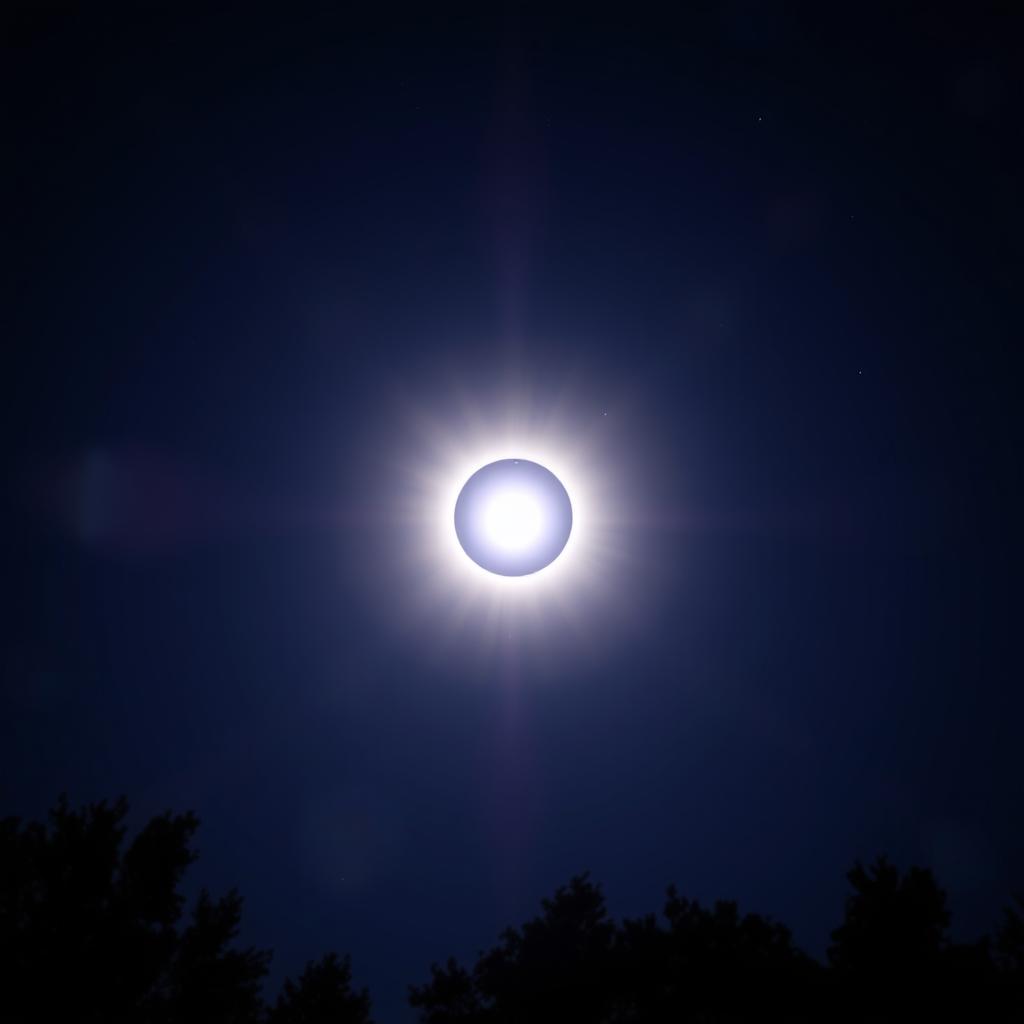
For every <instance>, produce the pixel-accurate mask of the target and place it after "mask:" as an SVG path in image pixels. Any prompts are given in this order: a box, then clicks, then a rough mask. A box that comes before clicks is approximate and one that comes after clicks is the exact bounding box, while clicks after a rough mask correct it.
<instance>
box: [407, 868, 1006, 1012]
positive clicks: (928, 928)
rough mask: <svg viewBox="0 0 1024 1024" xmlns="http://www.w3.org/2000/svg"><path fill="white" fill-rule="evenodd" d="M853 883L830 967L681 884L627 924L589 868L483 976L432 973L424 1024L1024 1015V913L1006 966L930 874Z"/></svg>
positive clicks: (874, 876)
mask: <svg viewBox="0 0 1024 1024" xmlns="http://www.w3.org/2000/svg"><path fill="white" fill-rule="evenodd" d="M848 879H849V881H850V884H851V887H852V892H851V894H850V896H849V898H848V900H847V903H846V909H845V916H844V920H843V922H842V924H840V926H839V927H838V928H837V929H836V930H835V931H834V932H833V933H832V937H833V944H832V946H831V947H830V948H829V962H828V965H822V964H819V963H817V962H816V961H815V960H813V959H812V958H811V957H809V956H807V955H806V954H805V953H803V952H802V951H801V950H799V949H798V948H797V947H796V946H795V945H794V943H793V941H792V936H791V934H790V932H789V930H788V929H787V928H786V927H785V926H783V925H782V924H779V923H778V922H776V921H773V920H772V919H770V918H767V917H763V916H761V915H759V914H741V913H740V911H739V909H738V907H737V905H736V904H735V903H733V902H729V901H718V902H716V903H715V904H713V905H712V906H711V907H710V908H706V907H702V906H701V905H700V904H699V903H697V902H696V901H694V900H689V899H686V898H684V897H682V896H680V895H679V893H678V892H677V891H676V890H675V889H674V888H670V889H669V890H668V896H667V899H666V902H665V906H664V910H663V915H662V917H661V918H659V917H657V916H656V915H654V914H648V915H646V916H644V917H640V918H635V919H626V920H624V921H622V922H621V924H616V923H615V922H613V921H612V920H611V919H610V918H609V917H608V914H607V910H606V907H605V903H604V898H603V895H602V893H601V890H600V888H599V887H597V886H596V885H594V884H593V883H591V882H590V880H589V879H588V877H587V876H586V875H583V876H579V877H577V878H574V879H572V881H571V882H570V883H569V884H568V885H567V886H564V887H562V888H560V889H558V890H557V891H556V893H555V895H554V897H553V898H552V899H550V900H544V901H543V902H542V913H541V915H540V916H539V917H536V918H534V919H532V920H531V921H528V922H527V923H526V924H525V925H523V926H522V927H521V928H520V929H515V928H510V929H507V930H506V931H505V932H504V933H503V935H502V937H501V943H500V945H498V946H497V947H495V948H494V949H492V950H490V951H489V952H486V953H482V954H481V955H480V957H479V958H478V960H477V962H476V964H475V965H474V966H473V967H472V968H471V969H467V968H465V967H462V966H461V965H460V964H459V963H458V962H457V961H455V960H454V959H450V960H448V962H447V963H446V964H445V965H444V966H443V967H441V966H437V965H434V966H433V967H432V968H431V977H430V980H429V981H428V982H427V983H426V984H424V985H420V986H416V985H413V986H411V987H410V990H409V1001H410V1004H411V1005H412V1006H413V1007H414V1008H416V1009H418V1010H419V1013H420V1020H421V1022H422V1024H483V1022H486V1024H506V1022H509V1024H510V1022H526V1021H530V1022H533V1021H537V1022H548V1021H552V1022H553V1021H573V1022H579V1024H662V1022H664V1024H669V1022H672V1024H685V1022H693V1024H719V1022H721V1024H725V1022H739V1021H764V1020H780V1021H821V1020H841V1021H857V1022H864V1024H866V1022H868V1021H872V1022H879V1021H894V1022H895V1021H900V1022H904V1021H916V1020H927V1019H937V1020H943V1019H949V1014H950V1013H956V1014H958V1015H959V1016H960V1017H962V1018H963V1019H966V1020H1004V1019H1005V1020H1016V1019H1021V1017H1022V1014H1021V1011H1022V1009H1024V1002H1022V1001H1021V995H1020V993H1021V989H1020V984H1021V976H1022V974H1024V972H1022V966H1024V918H1022V916H1021V914H1020V913H1019V912H1018V911H1016V910H1007V911H1006V914H1005V916H1004V921H1003V925H1002V928H1001V929H1000V931H999V932H998V934H997V938H996V943H995V945H996V949H997V951H998V955H997V957H996V958H993V956H992V955H991V953H990V943H989V942H988V941H987V940H983V941H981V942H977V943H974V944H969V945H962V944H959V945H958V944H956V943H953V942H952V941H951V940H950V938H949V912H948V910H947V907H946V896H945V893H944V892H943V891H942V890H941V889H940V888H939V886H938V884H937V883H936V882H935V879H934V878H933V876H932V875H931V873H930V872H929V871H926V870H923V869H920V868H911V869H910V870H909V871H908V872H907V873H906V874H901V873H900V872H899V871H898V870H897V869H896V868H895V867H894V866H893V865H891V864H889V863H888V862H887V861H886V860H884V859H880V860H878V861H876V862H875V863H874V864H873V865H872V866H871V867H869V868H865V867H864V866H863V865H861V864H857V865H855V866H854V868H853V869H852V870H851V871H850V873H849V875H848ZM1022 909H1024V907H1022Z"/></svg>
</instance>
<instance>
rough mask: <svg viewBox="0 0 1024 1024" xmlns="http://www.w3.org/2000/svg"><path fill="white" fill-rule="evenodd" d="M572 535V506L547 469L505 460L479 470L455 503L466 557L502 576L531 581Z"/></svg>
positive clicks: (535, 464) (456, 530) (457, 527)
mask: <svg viewBox="0 0 1024 1024" xmlns="http://www.w3.org/2000/svg"><path fill="white" fill-rule="evenodd" d="M571 531H572V503H571V502H570V501H569V495H568V493H567V492H566V490H565V488H564V487H563V486H562V482H561V481H560V480H559V479H558V477H556V476H555V475H554V473H552V472H551V471H550V470H549V469H545V467H544V466H541V465H539V464H538V463H536V462H530V461H528V460H527V459H501V460H500V461H498V462H491V463H489V464H488V465H486V466H483V467H482V468H481V469H478V470H477V471H476V472H475V473H474V474H473V475H472V476H471V477H470V478H469V479H468V480H467V481H466V483H465V484H464V485H463V488H462V491H461V492H460V493H459V498H458V501H456V502H455V533H456V535H457V536H458V538H459V543H460V544H461V545H462V549H463V551H465V552H466V554H467V555H469V557H470V558H471V559H472V560H473V561H474V562H476V564H477V565H479V566H480V567H481V568H483V569H486V570H487V571H488V572H492V573H495V574H497V575H499V576H528V575H530V574H531V573H535V572H538V571H539V570H541V569H543V568H544V567H545V566H546V565H550V564H551V563H552V562H553V561H554V560H555V559H556V558H557V557H558V556H559V555H560V554H561V553H562V549H563V548H564V547H565V545H566V542H567V541H568V540H569V534H570V532H571Z"/></svg>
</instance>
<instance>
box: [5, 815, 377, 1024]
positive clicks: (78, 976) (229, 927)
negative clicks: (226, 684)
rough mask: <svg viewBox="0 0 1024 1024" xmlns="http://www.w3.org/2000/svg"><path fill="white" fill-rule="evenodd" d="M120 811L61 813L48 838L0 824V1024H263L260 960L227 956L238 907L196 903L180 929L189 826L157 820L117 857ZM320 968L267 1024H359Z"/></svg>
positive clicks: (14, 823)
mask: <svg viewBox="0 0 1024 1024" xmlns="http://www.w3.org/2000/svg"><path fill="white" fill-rule="evenodd" d="M127 812H128V805H127V803H126V802H125V801H124V800H119V801H117V802H116V803H114V804H107V803H98V804H93V805H91V806H89V807H86V808H85V809H83V810H81V811H75V810H72V809H70V808H69V807H68V805H67V802H66V801H64V800H61V801H60V802H58V804H57V806H56V807H55V808H54V809H53V810H52V811H51V812H50V819H49V822H48V824H46V825H44V824H41V823H36V822H30V823H28V824H24V825H23V824H22V823H21V822H20V821H19V820H18V819H15V818H8V819H5V820H3V821H0V964H2V971H3V974H2V988H0V991H2V1002H0V1018H2V1019H3V1020H5V1021H10V1022H29V1021H33V1022H34V1021H40V1022H42V1021H46V1022H50V1021H71V1020H74V1021H77V1022H93V1021H95V1022H100V1021H103V1022H111V1021H117V1022H126V1024H127V1022H139V1024H175V1022H179V1021H182V1022H184V1021H198V1022H209V1024H248V1022H256V1021H262V1020H264V1019H265V1018H266V1008H265V1006H264V1003H263V998H262V993H261V988H262V983H263V979H264V977H265V975H266V973H267V967H268V963H269V961H270V954H269V953H268V952H264V951H260V950H254V949H239V948H236V946H235V939H236V937H237V935H238V927H239V921H240V918H241V911H242V900H241V897H240V896H239V895H238V893H236V892H229V893H228V894H227V895H225V896H223V897H221V898H219V899H213V898H212V897H211V896H210V895H209V894H208V893H207V892H205V891H203V892H202V893H201V894H200V895H199V897H198V899H197V900H196V902H195V906H194V907H193V908H192V911H191V914H190V915H188V916H187V918H186V920H185V921H184V923H183V920H182V919H183V918H184V917H185V899H184V897H183V896H182V895H181V893H180V892H179V889H178V887H179V884H180V882H181V880H182V876H183V875H184V873H185V870H186V868H187V867H188V866H189V865H190V864H191V863H192V862H193V860H194V859H195V854H194V852H193V850H192V848H191V841H192V838H193V836H194V834H195V831H196V829H197V828H198V825H199V822H198V820H197V819H196V817H195V816H194V815H192V814H180V815H172V814H163V815H160V816H159V817H156V818H154V819H153V820H152V821H150V822H149V824H147V825H146V826H145V827H144V828H143V829H142V831H141V832H139V833H138V835H136V836H135V838H134V839H133V840H132V842H131V843H130V844H129V845H128V846H127V848H124V838H125V828H124V824H123V822H124V818H125V816H126V814H127ZM349 983H350V974H349V967H348V962H347V961H339V960H338V959H337V958H336V957H333V956H328V957H326V958H325V959H324V960H322V961H321V962H320V964H317V965H311V966H310V967H309V968H307V970H306V972H305V973H304V974H303V975H302V977H301V978H300V979H299V982H298V983H297V984H294V983H292V982H290V981H289V982H286V984H285V990H284V992H283V993H282V996H281V998H280V1000H279V1001H278V1005H277V1007H276V1008H275V1010H274V1011H273V1015H272V1019H273V1020H274V1021H276V1022H278V1024H290V1022H292V1021H301V1022H312V1021H323V1022H328V1021H330V1022H336V1024H350V1022H351V1024H364V1022H367V1021H368V1020H369V999H368V997H367V996H366V993H365V992H363V993H358V994H353V993H352V992H351V990H350V986H349Z"/></svg>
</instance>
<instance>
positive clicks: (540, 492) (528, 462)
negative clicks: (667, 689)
mask: <svg viewBox="0 0 1024 1024" xmlns="http://www.w3.org/2000/svg"><path fill="white" fill-rule="evenodd" d="M408 376H409V378H410V379H412V376H413V375H412V374H409V375H408ZM613 389H614V391H615V392H616V394H615V398H614V400H613V399H612V396H611V392H612V390H613ZM394 392H395V394H394V401H392V402H391V403H390V404H386V405H385V404H383V403H381V404H380V406H379V408H380V415H379V416H378V417H373V418H370V419H368V421H367V428H368V433H367V435H365V439H363V440H361V441H360V442H359V444H360V445H361V446H362V448H361V453H362V454H364V455H365V458H363V459H362V460H361V461H354V462H353V464H352V471H353V473H354V474H355V475H354V476H353V487H354V488H358V489H362V490H363V491H364V492H366V493H373V494H374V495H376V499H375V500H376V502H377V503H376V504H375V505H374V506H373V507H372V508H368V509H367V513H366V514H367V526H366V528H365V529H364V530H362V531H360V532H359V533H358V534H353V535H352V536H353V542H356V539H357V538H358V545H359V546H358V548H357V549H355V550H354V551H353V555H352V560H351V561H350V563H349V564H350V565H351V566H354V567H355V568H356V569H358V570H360V571H359V573H358V581H359V582H358V586H359V594H360V600H362V601H364V602H366V601H371V602H372V603H373V604H374V605H376V607H377V608H378V609H379V612H380V615H379V621H380V622H381V624H382V628H384V629H386V630H389V631H392V632H393V635H394V636H395V637H396V638H399V637H400V638H401V640H400V642H401V643H403V644H413V645H415V647H416V650H417V651H418V652H419V654H420V655H421V656H422V657H424V658H425V659H431V660H432V659H434V658H436V659H439V660H440V661H441V662H442V663H443V664H445V665H454V664H458V665H459V666H462V667H464V666H465V665H466V664H467V659H469V660H472V659H474V658H479V665H480V667H481V669H483V672H482V675H481V678H487V676H488V673H489V671H490V669H491V668H493V667H494V665H495V664H496V662H495V660H494V659H495V658H497V659H498V662H497V663H500V664H501V665H503V666H507V665H510V664H516V665H519V666H521V667H523V668H524V671H525V666H526V665H529V666H530V672H531V673H533V674H534V675H535V676H537V677H538V678H540V677H543V678H549V677H550V675H551V674H552V673H555V672H556V671H558V668H557V666H559V665H561V666H563V667H564V666H565V665H566V662H567V661H571V662H572V663H574V664H583V663H590V662H595V663H596V662H597V661H599V660H600V659H601V658H602V657H603V652H607V651H608V649H609V647H610V646H611V645H619V644H621V643H623V642H626V641H625V638H626V636H627V635H634V633H635V632H637V631H641V630H643V629H644V628H646V624H647V623H648V622H649V616H650V613H651V609H652V608H653V607H654V605H655V604H656V603H657V600H658V598H657V594H658V592H659V590H660V588H661V586H662V583H661V580H662V578H663V577H664V575H665V573H664V569H665V567H667V566H671V565H673V552H672V550H671V548H670V546H669V543H668V541H667V540H666V537H665V535H664V534H663V533H662V532H660V531H659V532H658V533H657V534H656V533H655V532H652V527H651V523H652V521H654V520H661V519H663V518H664V517H663V515H662V513H661V511H660V509H657V508H655V507H654V504H653V501H652V496H653V494H654V489H653V486H652V482H653V481H655V480H656V479H657V478H658V474H659V473H660V474H662V475H663V474H664V472H665V470H664V464H663V462H662V461H661V457H660V455H659V450H658V446H657V438H658V431H657V429H656V428H655V427H654V425H653V424H652V423H651V421H650V418H649V414H648V410H647V409H646V408H643V406H642V402H641V400H640V399H639V398H633V397H631V396H630V395H629V394H627V393H626V387H625V385H624V384H623V382H622V381H621V380H616V381H614V383H611V382H609V380H607V379H605V380H602V379H597V378H594V377H593V376H592V375H588V376H583V374H582V372H574V373H572V374H570V373H569V372H568V371H565V372H561V373H556V372H555V368H554V367H549V368H548V371H547V373H546V374H545V375H544V379H543V380H532V381H530V380H527V379H525V378H523V377H522V376H521V375H517V374H515V373H512V372H507V371H506V372H501V373H495V372H494V371H493V368H491V367H484V368H483V369H479V370H477V371H475V372H474V371H473V370H472V368H471V367H465V368H463V369H460V370H458V371H448V372H443V371H442V370H438V371H437V372H436V373H434V372H433V371H431V370H429V369H426V370H422V371H421V372H420V373H419V374H418V375H417V376H416V379H415V387H414V388H411V389H410V387H409V386H395V387H394ZM370 431H372V433H371V432H370ZM357 480H358V483H356V481H357ZM502 671H504V669H503V670H502Z"/></svg>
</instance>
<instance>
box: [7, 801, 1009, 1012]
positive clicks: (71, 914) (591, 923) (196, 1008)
mask: <svg viewBox="0 0 1024 1024" xmlns="http://www.w3.org/2000/svg"><path fill="white" fill-rule="evenodd" d="M127 812H128V805H127V803H126V802H125V801H124V800H118V801H116V802H114V803H112V804H107V803H105V802H101V803H96V804H91V805H89V806H87V807H85V808H84V809H82V810H77V811H76V810H72V809H71V808H70V807H69V806H68V804H67V801H66V800H64V799H61V800H60V801H58V803H57V805H56V806H55V807H54V808H53V810H52V811H51V812H50V815H49V819H48V822H47V823H45V824H41V823H36V822H30V823H27V824H22V822H20V821H19V820H18V819H14V818H9V819H6V820H2V821H0V965H2V970H3V975H2V978H0V1020H3V1021H4V1022H5V1024H6V1022H8V1021H10V1022H12V1024H29V1022H37V1021H39V1022H44V1021H45V1022H50V1021H70V1020H74V1021H76V1022H85V1024H99V1022H115V1024H179V1022H199V1024H371V1021H370V998H369V995H368V994H367V992H366V990H365V989H362V990H356V989H354V988H353V987H352V972H351V965H350V961H349V959H348V957H339V956H338V955H336V954H334V953H329V954H327V955H326V956H324V957H322V958H321V959H320V960H317V961H311V962H309V963H308V964H307V965H306V967H305V970H304V971H303V972H302V974H301V975H300V976H299V977H298V979H297V980H296V981H291V980H286V981H285V982H284V985H283V987H282V990H281V992H280V994H279V996H278V998H277V1000H276V1002H275V1003H274V1004H273V1006H268V1005H267V1004H266V1003H265V1002H264V1000H263V995H262V984H263V981H264V979H265V977H266V974H267V969H268V964H269V960H270V954H269V953H268V952H266V951H262V950H256V949H251V948H239V946H238V944H237V938H238V931H239V922H240V919H241V911H242V900H241V897H240V896H239V895H238V893H237V892H235V891H233V890H232V891H230V892H228V893H227V894H226V895H224V896H221V897H220V898H216V899H215V898H213V897H212V896H211V895H210V894H209V893H208V892H206V891H205V890H203V891H201V892H200V894H199V896H198V897H197V898H196V899H195V901H194V903H193V905H192V907H191V909H190V910H189V912H188V913H186V906H185V904H186V901H185V898H184V896H183V895H182V894H181V892H180V884H181V881H182V878H183V876H184V874H185V871H186V870H187V869H188V867H189V866H190V865H191V864H192V862H193V861H194V860H195V853H194V852H193V849H192V845H191V844H192V839H193V837H194V835H195V832H196V829H197V828H198V824H199V823H198V820H197V819H196V817H195V815H193V814H189V813H186V814H171V813H169V812H168V813H166V814H163V815H159V816H157V817H155V818H153V819H152V820H151V821H149V822H148V824H146V825H145V826H144V827H143V828H142V829H141V831H139V832H138V833H137V834H136V835H135V837H134V838H133V839H132V841H131V842H130V843H127V845H126V843H125V834H126V829H125V826H124V820H125V817H126V815H127ZM847 878H848V880H849V883H850V893H849V896H848V898H847V900H846V904H845V909H844V916H843V920H842V922H841V923H840V924H839V926H838V927H837V928H836V929H835V930H834V931H833V932H832V943H831V945H830V946H829V948H828V956H827V962H826V963H825V964H819V963H817V962H816V961H815V960H813V959H812V958H811V957H809V956H807V955H806V954H805V953H803V952H801V950H799V949H798V948H797V947H796V946H795V945H794V943H793V940H792V936H791V935H790V932H789V931H788V929H786V928H785V927H784V926H783V925H782V924H779V923H778V922H776V921H774V920H772V919H771V918H768V917H763V916H761V915H758V914H749V913H747V914H741V913H740V910H739V908H738V907H737V905H736V904H735V903H733V902H730V901H718V902H716V903H714V904H712V905H711V906H710V907H704V906H701V905H700V904H699V903H698V902H696V901H694V900H691V899H687V898H685V897H683V896H681V895H680V894H679V892H678V891H677V890H676V889H675V888H669V890H668V893H667V896H666V900H665V904H664V907H663V910H662V914H661V915H655V914H648V915H645V916H642V917H638V918H627V919H626V920H623V921H621V922H616V921H614V920H613V919H612V918H611V917H610V916H609V914H608V910H607V907H606V905H605V899H604V894H603V892H602V890H601V888H600V886H598V885H596V884H595V883H594V882H592V881H591V880H590V878H589V876H587V875H585V874H584V875H578V876H576V877H574V878H572V879H571V880H570V881H569V883H568V884H567V885H564V886H562V887H560V888H559V889H557V890H556V891H555V893H554V895H553V896H552V897H551V898H550V899H545V900H542V901H541V912H540V913H539V914H538V915H537V916H536V917H533V918H531V919H530V920H528V921H526V922H525V923H524V924H523V925H521V926H520V927H518V928H507V929H506V930H505V931H504V932H503V933H502V934H501V936H500V938H499V942H498V944H497V945H496V946H494V947H493V948H492V949H490V950H488V951H486V952H483V953H481V954H480V955H479V957H478V958H477V961H476V963H475V964H474V965H473V966H472V967H464V966H462V965H460V964H459V963H458V962H457V961H456V960H454V959H449V960H448V961H447V963H446V964H445V965H444V966H437V965H434V966H433V967H431V973H430V979H429V980H428V981H427V982H426V983H425V984H422V985H412V986H410V988H409V1002H410V1004H411V1005H412V1006H413V1007H414V1008H415V1009H417V1010H418V1011H419V1016H420V1020H421V1022H422V1024H554V1022H559V1024H564V1022H572V1024H688V1022H692V1024H727V1022H728V1024H734V1022H740V1021H764V1020H780V1021H792V1022H796V1021H821V1020H829V1021H842V1022H851V1024H852V1022H857V1024H867V1022H869V1021H871V1022H880V1021H892V1022H900V1024H903V1022H906V1021H917V1020H931V1019H935V1020H947V1019H951V1018H953V1017H955V1018H958V1019H963V1020H970V1021H974V1020H978V1021H1003V1020H1006V1021H1015V1020H1024V900H1022V899H1020V898H1018V899H1017V901H1016V903H1015V905H1014V906H1012V907H1008V908H1007V909H1006V910H1005V912H1004V914H1003V918H1002V921H1001V923H1000V925H999V927H998V928H997V929H996V931H995V933H994V935H993V936H992V938H991V939H989V938H984V939H981V940H980V941H977V942H974V943H967V944H965V943H957V942H954V941H953V940H952V938H951V936H950V913H949V909H948V907H947V902H946V894H945V893H944V892H943V891H942V889H941V888H940V887H939V885H938V883H937V882H936V880H935V878H934V877H933V875H932V874H931V872H930V871H928V870H925V869H923V868H910V869H909V870H908V871H906V872H905V873H904V872H901V871H900V870H899V869H898V868H896V867H895V866H894V865H893V864H891V863H889V862H888V861H887V860H885V859H884V858H880V859H878V860H876V861H875V862H874V863H873V864H871V865H869V866H867V867H865V866H864V865H863V864H861V863H859V862H858V863H857V864H855V865H854V867H853V868H852V870H851V871H850V872H849V873H848V875H847Z"/></svg>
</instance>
